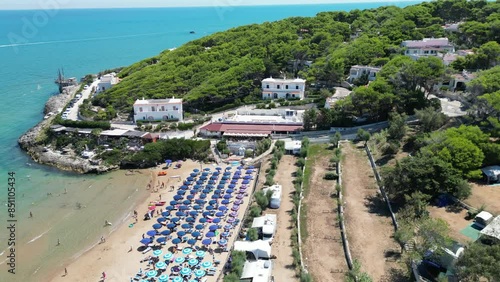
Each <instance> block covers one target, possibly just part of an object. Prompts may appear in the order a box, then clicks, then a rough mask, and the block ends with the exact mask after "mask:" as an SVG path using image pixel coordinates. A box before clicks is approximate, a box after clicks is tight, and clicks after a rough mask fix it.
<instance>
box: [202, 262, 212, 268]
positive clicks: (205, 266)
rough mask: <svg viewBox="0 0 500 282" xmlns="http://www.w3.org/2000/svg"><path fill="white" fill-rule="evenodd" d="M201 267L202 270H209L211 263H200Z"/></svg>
mask: <svg viewBox="0 0 500 282" xmlns="http://www.w3.org/2000/svg"><path fill="white" fill-rule="evenodd" d="M201 266H202V267H203V268H210V267H212V263H211V262H209V261H204V262H202V263H201Z"/></svg>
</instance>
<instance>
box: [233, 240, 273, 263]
mask: <svg viewBox="0 0 500 282" xmlns="http://www.w3.org/2000/svg"><path fill="white" fill-rule="evenodd" d="M234 250H235V251H243V252H250V253H252V254H253V255H254V256H255V259H259V258H266V259H269V258H271V245H269V242H266V241H262V240H257V241H253V242H250V241H236V242H234Z"/></svg>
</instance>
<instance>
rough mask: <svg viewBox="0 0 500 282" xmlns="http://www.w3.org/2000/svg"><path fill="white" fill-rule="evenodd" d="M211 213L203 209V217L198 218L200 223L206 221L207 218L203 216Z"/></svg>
mask: <svg viewBox="0 0 500 282" xmlns="http://www.w3.org/2000/svg"><path fill="white" fill-rule="evenodd" d="M211 214H212V212H209V211H204V212H203V213H202V215H203V217H204V218H200V222H201V223H205V222H207V219H206V218H205V217H207V216H209V215H211Z"/></svg>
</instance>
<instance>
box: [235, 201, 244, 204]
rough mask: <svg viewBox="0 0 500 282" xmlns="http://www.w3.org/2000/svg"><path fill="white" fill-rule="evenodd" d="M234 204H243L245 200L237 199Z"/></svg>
mask: <svg viewBox="0 0 500 282" xmlns="http://www.w3.org/2000/svg"><path fill="white" fill-rule="evenodd" d="M234 204H235V205H241V204H243V201H242V200H236V201H234Z"/></svg>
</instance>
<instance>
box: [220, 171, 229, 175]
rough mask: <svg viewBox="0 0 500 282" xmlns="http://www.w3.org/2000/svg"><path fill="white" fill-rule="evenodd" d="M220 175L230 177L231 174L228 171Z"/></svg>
mask: <svg viewBox="0 0 500 282" xmlns="http://www.w3.org/2000/svg"><path fill="white" fill-rule="evenodd" d="M222 175H224V176H227V175H231V172H230V171H225V172H224V173H223V174H222Z"/></svg>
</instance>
